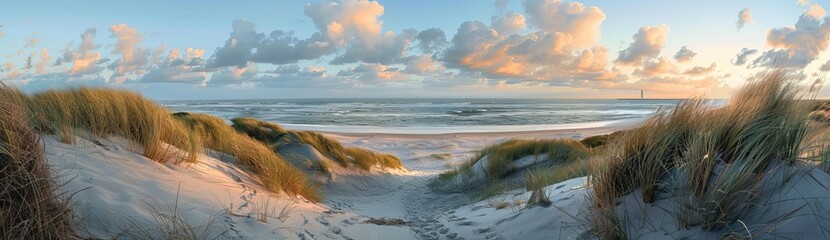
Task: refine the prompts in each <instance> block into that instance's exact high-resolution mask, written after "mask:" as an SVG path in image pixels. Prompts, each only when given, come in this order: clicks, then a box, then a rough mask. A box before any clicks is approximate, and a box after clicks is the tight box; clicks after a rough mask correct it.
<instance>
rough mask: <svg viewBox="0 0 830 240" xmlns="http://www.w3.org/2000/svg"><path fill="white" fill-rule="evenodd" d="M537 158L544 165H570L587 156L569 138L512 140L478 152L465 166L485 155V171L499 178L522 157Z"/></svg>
mask: <svg viewBox="0 0 830 240" xmlns="http://www.w3.org/2000/svg"><path fill="white" fill-rule="evenodd" d="M538 155H541V157H544V158H546V162H550V163H551V164H555V163H570V162H573V161H577V160H580V159H586V158H587V157H589V156H590V150H589V149H588V148H586V147H585V146H584V145H582V143H580V142H578V141H575V140H572V139H536V140H521V139H512V140H508V141H505V142H502V143H498V144H494V145H491V146H488V147H486V148H484V149H482V150H481V151H479V152H478V153H477V154H476V155H475V156H474V157H473V158H471V159H470V160H468V161H467V164H465V165H469V166H472V165H474V164H475V163H476V162H477V161H479V160H480V159H482V158H484V157H485V156H487V158H488V164H487V166H485V167H486V169H487V172H488V173H489V174H490V175H491V176H492V177H496V178H500V177H504V176H505V175H506V174H507V173H509V172H511V171H513V170H514V167H513V164H512V163H513V161H516V160H518V159H520V158H522V157H526V156H538ZM465 169H469V167H467V166H463V167H461V170H465Z"/></svg>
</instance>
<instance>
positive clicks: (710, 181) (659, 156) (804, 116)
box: [590, 71, 814, 238]
mask: <svg viewBox="0 0 830 240" xmlns="http://www.w3.org/2000/svg"><path fill="white" fill-rule="evenodd" d="M790 77H791V76H789V75H787V74H786V73H784V72H782V71H773V72H770V73H768V74H767V75H766V76H765V77H764V78H762V79H758V80H754V81H751V82H749V83H748V84H747V85H745V86H744V87H743V88H742V89H741V90H739V91H738V92H737V93H736V94H735V95H734V96H733V97H732V99H731V100H730V101H729V103H728V104H727V105H726V106H723V107H719V108H717V107H713V106H711V105H708V104H706V102H705V100H702V99H691V100H687V101H683V102H681V103H680V104H678V105H677V107H676V108H675V109H674V110H672V111H671V112H668V113H665V114H657V115H655V116H653V117H651V118H650V119H648V120H647V121H646V122H645V123H643V124H642V126H641V127H639V128H637V129H633V130H630V131H627V132H625V133H624V134H623V135H622V136H621V137H619V139H617V140H616V141H614V142H613V143H611V144H609V146H608V147H607V149H606V153H607V154H605V155H603V156H602V157H600V158H596V159H594V161H593V162H592V163H591V167H590V168H591V176H592V178H591V185H592V186H593V206H594V207H593V208H594V209H593V210H594V212H595V213H597V214H593V215H594V219H593V229H594V231H595V232H596V233H597V235H598V236H600V237H608V238H614V237H624V236H625V232H624V231H623V229H625V228H624V227H622V226H624V225H625V223H624V222H622V220H621V219H620V218H619V217H618V216H616V211H615V210H614V208H615V207H616V205H617V198H619V197H621V196H623V195H625V194H628V193H629V192H631V191H635V190H636V189H639V191H641V193H642V201H643V202H646V203H650V202H654V201H656V198H655V195H656V191H657V186H661V185H665V184H669V183H668V182H667V181H666V179H669V178H670V177H673V178H675V179H677V180H675V181H672V182H674V183H675V184H678V185H680V186H668V187H667V188H668V189H679V190H675V191H677V193H676V194H685V197H683V198H684V199H687V200H686V202H684V203H683V206H684V208H685V210H684V209H681V210H679V211H678V212H677V213H674V216H675V218H676V220H677V222H679V223H682V224H683V225H684V226H683V227H687V228H688V227H694V226H700V227H701V228H702V229H704V230H715V229H722V228H725V227H728V226H729V225H731V224H733V223H735V221H737V220H740V219H741V217H742V216H744V214H746V213H747V212H748V211H749V210H750V209H751V208H752V207H753V206H755V204H753V203H754V202H755V201H756V200H757V198H758V196H759V192H758V191H759V189H758V184H759V183H760V182H761V180H762V179H763V177H764V176H765V174H767V173H768V172H769V171H772V170H771V169H775V166H776V165H781V164H795V163H798V162H803V161H806V160H805V159H802V158H800V157H799V156H800V155H802V150H803V149H804V147H805V144H806V141H805V140H806V138H805V137H806V136H808V134H810V132H811V131H813V130H814V129H813V128H811V127H810V119H809V112H810V111H811V110H812V108H814V104H811V103H810V102H809V101H801V98H802V97H803V96H802V95H799V91H798V88H797V87H796V85H794V84H795V83H794V82H792V81H790V80H789V79H790ZM716 167H717V168H718V169H719V170H717V173H716V170H715V168H716ZM669 175H671V176H669ZM678 178H679V179H678Z"/></svg>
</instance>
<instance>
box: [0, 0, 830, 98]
mask: <svg viewBox="0 0 830 240" xmlns="http://www.w3.org/2000/svg"><path fill="white" fill-rule="evenodd" d="M828 5H830V2H825V1H809V0H798V1H796V0H793V1H789V0H783V1H782V0H775V1H773V0H757V1H718V0H701V1H646V0H631V1H599V0H583V1H563V0H440V1H439V0H422V1H366V0H323V1H317V0H314V1H294V0H292V1H285V0H282V1H250V0H243V1H217V0H206V1H198V2H196V1H156V0H150V1H96V0H92V1H38V0H31V1H13V2H7V3H4V7H3V8H2V9H0V81H2V82H3V83H5V84H8V85H13V86H17V87H19V88H21V89H24V90H25V91H28V92H37V91H43V90H48V89H61V88H68V87H78V86H102V87H109V88H119V89H129V90H133V91H138V92H141V93H142V94H143V95H145V96H147V97H150V98H153V99H158V100H174V99H246V98H329V97H331V98H340V97H348V98H389V97H395V98H454V97H458V98H625V97H639V94H640V90H643V91H645V95H646V97H651V98H687V97H694V96H705V97H713V98H723V97H728V96H729V94H730V93H731V92H732V91H733V90H734V89H736V88H738V87H740V86H741V85H743V84H744V83H746V82H747V81H751V80H752V79H754V78H757V77H759V76H761V74H762V73H763V72H764V71H769V70H770V69H783V70H785V71H788V72H790V73H791V74H792V76H793V79H795V80H798V81H801V82H803V83H804V84H806V85H809V84H812V83H814V82H817V81H821V80H822V79H823V78H824V72H826V71H828V70H830V53H828V51H827V47H828V43H829V42H830V18H828V16H827V12H826V10H825V8H824V7H830V6H828ZM822 83H823V82H822ZM825 95H826V94H825Z"/></svg>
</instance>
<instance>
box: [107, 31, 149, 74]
mask: <svg viewBox="0 0 830 240" xmlns="http://www.w3.org/2000/svg"><path fill="white" fill-rule="evenodd" d="M109 30H110V33H112V37H114V38H116V42H115V47H114V48H113V50H112V54H115V55H120V56H121V58H119V59H117V60H115V61H114V62H112V64H110V68H112V69H113V70H115V74H113V76H112V79H116V80H115V81H116V82H119V83H120V82H124V79H125V76H126V75H127V74H143V73H144V68H145V67H146V66H147V64H148V63H149V59H150V50H148V49H145V48H142V47H140V46H138V45H139V44H141V42H142V41H143V40H144V37H143V36H141V33H139V32H138V30H137V29H135V28H132V27H130V26H127V25H126V24H118V25H112V26H110V29H109Z"/></svg>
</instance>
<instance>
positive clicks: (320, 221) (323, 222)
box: [317, 217, 329, 226]
mask: <svg viewBox="0 0 830 240" xmlns="http://www.w3.org/2000/svg"><path fill="white" fill-rule="evenodd" d="M317 222H319V223H320V224H323V225H326V226H328V225H329V220H326V219H325V218H322V217H320V218H317Z"/></svg>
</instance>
